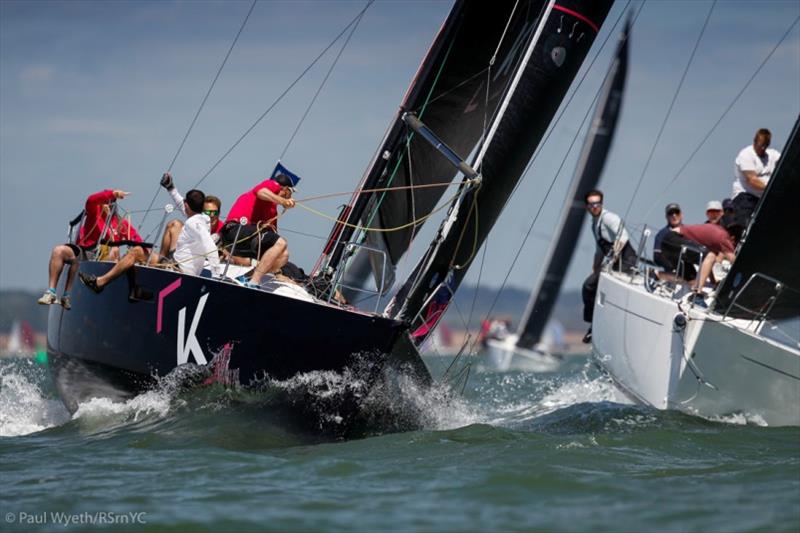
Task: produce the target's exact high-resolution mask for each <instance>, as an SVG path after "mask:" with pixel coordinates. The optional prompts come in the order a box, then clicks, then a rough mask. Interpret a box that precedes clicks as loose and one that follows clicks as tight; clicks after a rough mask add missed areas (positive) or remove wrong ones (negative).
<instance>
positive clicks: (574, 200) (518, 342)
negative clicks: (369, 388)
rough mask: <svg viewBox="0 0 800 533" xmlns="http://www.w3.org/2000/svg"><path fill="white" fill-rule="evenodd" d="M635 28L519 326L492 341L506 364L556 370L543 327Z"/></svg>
mask: <svg viewBox="0 0 800 533" xmlns="http://www.w3.org/2000/svg"><path fill="white" fill-rule="evenodd" d="M629 34H630V22H628V23H627V24H626V26H625V29H624V30H623V32H622V34H621V35H620V38H619V43H618V45H617V50H616V53H615V54H614V58H613V60H612V62H611V66H610V67H609V70H608V73H607V74H606V78H605V80H604V83H603V85H602V87H601V89H600V92H599V95H598V103H597V106H596V107H595V111H594V114H593V116H592V119H591V123H590V126H589V133H588V135H587V137H586V140H585V141H584V144H583V148H582V149H581V153H580V156H579V158H578V164H577V166H576V168H575V173H574V175H573V178H572V181H571V182H570V186H569V189H568V191H567V196H566V199H565V202H564V206H563V207H562V208H561V216H560V218H559V221H558V224H557V225H556V227H555V230H554V231H553V235H552V237H551V241H550V246H549V247H548V250H547V255H546V256H545V259H544V262H543V268H542V271H541V273H540V275H539V277H538V278H537V282H536V286H535V287H534V289H533V291H532V292H531V296H530V299H529V300H528V305H527V306H526V308H525V312H524V313H523V315H522V318H521V319H520V323H519V327H518V329H517V332H516V334H511V335H509V336H508V338H505V339H497V340H490V341H489V346H488V349H489V355H490V360H491V361H492V363H493V365H494V366H495V367H497V368H498V369H500V370H505V369H508V368H509V367H510V366H520V367H524V368H530V369H533V370H538V369H541V370H552V369H554V368H555V367H556V366H557V365H558V359H556V358H554V357H553V354H552V353H550V349H551V348H550V347H548V346H542V343H541V341H542V333H543V331H544V329H545V326H546V325H547V323H548V320H549V318H550V314H551V313H552V311H553V307H554V306H555V303H556V299H557V298H558V294H559V292H560V291H561V285H562V283H563V281H564V276H566V273H567V269H568V268H569V265H570V262H571V261H572V256H573V255H574V253H575V248H576V246H577V243H578V240H579V237H580V232H581V228H582V227H583V222H584V220H585V218H586V211H585V209H584V202H583V195H584V194H585V193H586V191H587V190H589V189H592V188H594V187H596V186H597V183H598V182H599V181H600V176H601V175H602V173H603V168H604V166H605V162H606V158H607V156H608V152H609V150H610V149H611V143H612V141H613V139H614V132H615V131H616V127H617V123H618V121H619V115H620V112H621V109H622V99H623V96H624V92H625V80H626V77H627V72H628V40H629ZM515 354H516V355H519V356H521V357H522V359H524V363H523V362H520V364H519V365H516V364H515V363H514V362H513V359H514V356H515Z"/></svg>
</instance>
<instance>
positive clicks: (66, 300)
mask: <svg viewBox="0 0 800 533" xmlns="http://www.w3.org/2000/svg"><path fill="white" fill-rule="evenodd" d="M129 194H130V193H128V192H125V191H121V190H118V189H117V190H111V189H107V190H104V191H100V192H96V193H94V194H92V195H90V196H89V197H88V198H87V199H86V204H85V206H84V214H85V219H84V221H83V224H82V225H81V228H80V231H79V232H78V240H77V241H76V243H74V244H73V243H68V244H61V245H58V246H56V247H55V248H53V251H52V253H51V255H50V266H49V271H50V279H49V282H50V284H49V288H48V289H47V291H46V292H45V293H44V295H43V296H42V297H41V298H39V300H38V302H39V303H40V304H43V305H51V304H54V303H59V300H58V298H57V297H56V284H57V283H58V278H59V276H60V275H61V271H62V269H63V268H64V265H65V264H68V265H70V268H69V272H68V273H67V281H66V284H65V286H64V294H63V295H62V296H61V301H60V303H61V305H62V306H63V307H64V309H70V308H71V302H70V290H71V289H72V283H73V281H74V280H75V273H76V272H77V271H78V260H80V259H85V258H86V254H87V252H89V251H92V250H94V249H95V248H97V246H98V243H99V241H100V238H101V237H104V238H105V239H106V241H109V242H120V241H134V242H141V241H142V238H141V237H140V236H139V234H138V233H137V232H136V230H135V229H134V228H133V227H132V226H131V225H130V224H129V223H128V221H127V220H125V219H123V218H121V217H119V216H118V215H117V214H116V213H115V214H114V216H112V217H111V220H110V222H109V224H108V226H106V222H107V221H108V218H109V214H110V213H111V206H112V205H113V204H114V202H116V201H117V200H122V199H124V198H125V197H126V196H128V195H129ZM111 250H112V251H111V252H110V254H109V257H111V258H116V257H117V254H118V253H119V251H118V249H117V248H112V249H111ZM139 252H141V257H142V258H144V250H143V249H142V248H141V247H138V246H134V247H132V248H131V251H130V252H129V253H128V255H130V256H132V257H139ZM126 257H127V256H126Z"/></svg>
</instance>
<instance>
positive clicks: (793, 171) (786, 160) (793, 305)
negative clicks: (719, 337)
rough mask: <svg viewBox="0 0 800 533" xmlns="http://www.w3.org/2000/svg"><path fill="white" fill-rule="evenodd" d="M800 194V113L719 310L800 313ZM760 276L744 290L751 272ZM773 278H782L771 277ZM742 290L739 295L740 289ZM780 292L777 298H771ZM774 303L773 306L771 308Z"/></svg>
mask: <svg viewBox="0 0 800 533" xmlns="http://www.w3.org/2000/svg"><path fill="white" fill-rule="evenodd" d="M798 197H800V116H798V117H797V119H796V120H795V123H794V128H793V129H792V132H791V134H790V135H789V140H788V141H787V142H786V146H784V149H783V153H782V154H781V157H780V159H779V160H778V166H777V168H776V169H775V172H774V173H773V175H772V177H771V178H770V180H769V183H767V188H766V189H765V190H764V194H763V195H762V196H761V201H759V202H758V206H757V207H756V211H755V213H754V214H753V218H752V219H751V221H750V225H749V226H748V228H747V231H746V233H745V237H744V239H743V242H742V243H741V244H740V246H739V248H738V250H737V254H736V260H735V261H734V262H733V265H731V269H730V272H728V275H727V276H726V277H725V279H724V280H723V282H722V283H721V284H720V287H719V289H717V303H716V304H715V309H716V310H717V311H719V312H726V310H727V309H728V306H730V305H731V303H732V302H733V299H734V298H736V304H737V305H736V306H733V307H731V309H730V312H729V313H728V316H732V317H737V318H750V319H752V318H753V317H754V313H753V312H749V311H747V310H751V311H759V312H767V311H769V318H771V319H792V318H797V317H798V316H800V233H798V231H797V227H796V225H795V224H792V223H791V221H790V220H791V217H788V218H787V213H793V212H794V209H796V206H795V204H796V203H797V198H798ZM755 274H760V276H756V277H755V278H754V279H753V281H752V282H750V285H749V286H748V287H747V289H745V290H742V289H743V288H744V286H745V284H746V283H748V280H750V278H751V276H754V275H755ZM763 276H768V277H769V278H772V279H773V280H777V281H778V282H780V286H779V287H776V285H775V282H774V281H772V280H770V279H766V278H764V277H763ZM740 291H741V292H742V294H741V295H739V296H738V297H737V296H736V295H737V293H739V292H740ZM775 296H777V298H776V299H775V300H774V302H770V298H772V297H775ZM770 306H771V308H770Z"/></svg>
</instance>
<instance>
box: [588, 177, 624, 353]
mask: <svg viewBox="0 0 800 533" xmlns="http://www.w3.org/2000/svg"><path fill="white" fill-rule="evenodd" d="M584 201H585V202H586V210H587V211H588V212H589V214H590V215H592V235H594V239H595V242H596V243H597V252H596V253H595V256H594V263H593V264H592V273H591V274H590V275H589V277H587V278H586V280H585V281H584V282H583V289H582V295H583V320H584V321H585V322H588V323H589V331H587V332H586V335H584V337H583V342H584V343H589V342H591V340H592V327H591V323H592V318H593V316H594V299H595V296H596V295H597V283H598V281H599V279H600V266H601V265H602V262H603V258H604V257H609V256H610V257H611V259H612V260H611V268H613V269H614V270H617V271H619V272H630V271H631V270H632V269H633V268H634V267H635V266H636V252H635V251H634V249H633V247H632V246H631V243H630V242H629V238H628V232H627V231H625V228H624V224H623V222H622V218H620V216H619V215H617V214H615V213H612V212H611V211H607V210H606V209H603V193H602V191H599V190H597V189H592V190H590V191H589V192H587V193H586V195H584Z"/></svg>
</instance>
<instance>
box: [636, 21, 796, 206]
mask: <svg viewBox="0 0 800 533" xmlns="http://www.w3.org/2000/svg"><path fill="white" fill-rule="evenodd" d="M798 21H800V17H797V18H795V19H794V21H793V22H792V23H791V24H790V25H789V27H788V28H787V29H786V31H785V32H784V34H783V36H782V37H781V38H780V40H779V41H778V42H777V43H776V44H775V46H773V47H772V50H770V52H769V53H768V54H767V55H766V57H765V58H764V60H763V61H762V62H761V64H760V65H759V66H758V68H756V70H755V72H753V74H752V75H751V76H750V79H748V80H747V82H746V83H745V84H744V87H742V89H741V90H740V91H739V92H738V93H737V94H736V96H735V97H734V98H733V100H732V101H731V103H730V104H728V107H726V108H725V111H723V112H722V115H720V117H719V118H718V119H717V121H716V122H715V123H714V125H713V126H712V127H711V129H710V130H708V133H706V135H705V137H703V139H702V140H701V141H700V142H699V143H696V144H697V145H696V147H695V149H694V151H693V152H692V153H691V154H690V155H689V157H688V158H687V159H686V161H685V162H684V163H683V165H681V168H679V169H678V171H677V172H676V173H675V175H674V176H673V177H672V179H671V180H670V182H669V183H668V184H667V186H666V187H664V190H662V191H661V193H660V194H659V195H658V196H657V197H656V199H655V200H654V201H653V203H652V204H650V207H649V208H648V210H647V212H646V213H645V215H644V218H647V216H649V215H650V212H651V211H652V210H653V207H655V205H656V204H657V202H658V201H659V199H661V198H662V197H663V196H664V194H666V192H667V191H668V190H669V189H670V187H672V185H674V184H675V181H677V179H678V177H679V176H680V175H681V174H682V173H683V171H684V170H686V167H687V166H689V163H690V162H691V161H692V160H693V159H694V156H695V155H697V153H698V152H699V151H700V150H701V149H702V148H703V146H705V143H706V141H708V139H709V138H710V137H711V134H712V133H714V131H715V130H716V129H717V127H718V126H719V125H720V123H721V122H722V119H724V118H725V117H726V116H727V115H728V112H730V110H731V109H733V106H734V105H736V102H738V101H739V98H741V97H742V95H743V94H744V92H745V91H746V90H747V88H748V87H750V84H751V83H753V80H755V79H756V76H758V74H759V72H761V69H763V68H764V66H765V65H766V64H767V62H768V61H769V60H770V58H771V57H772V55H773V54H774V53H775V51H776V50H777V49H778V48H779V47H780V45H781V44H783V41H785V40H786V37H788V36H789V34H790V33H791V31H792V29H794V27H795V26H796V25H797V23H798Z"/></svg>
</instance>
